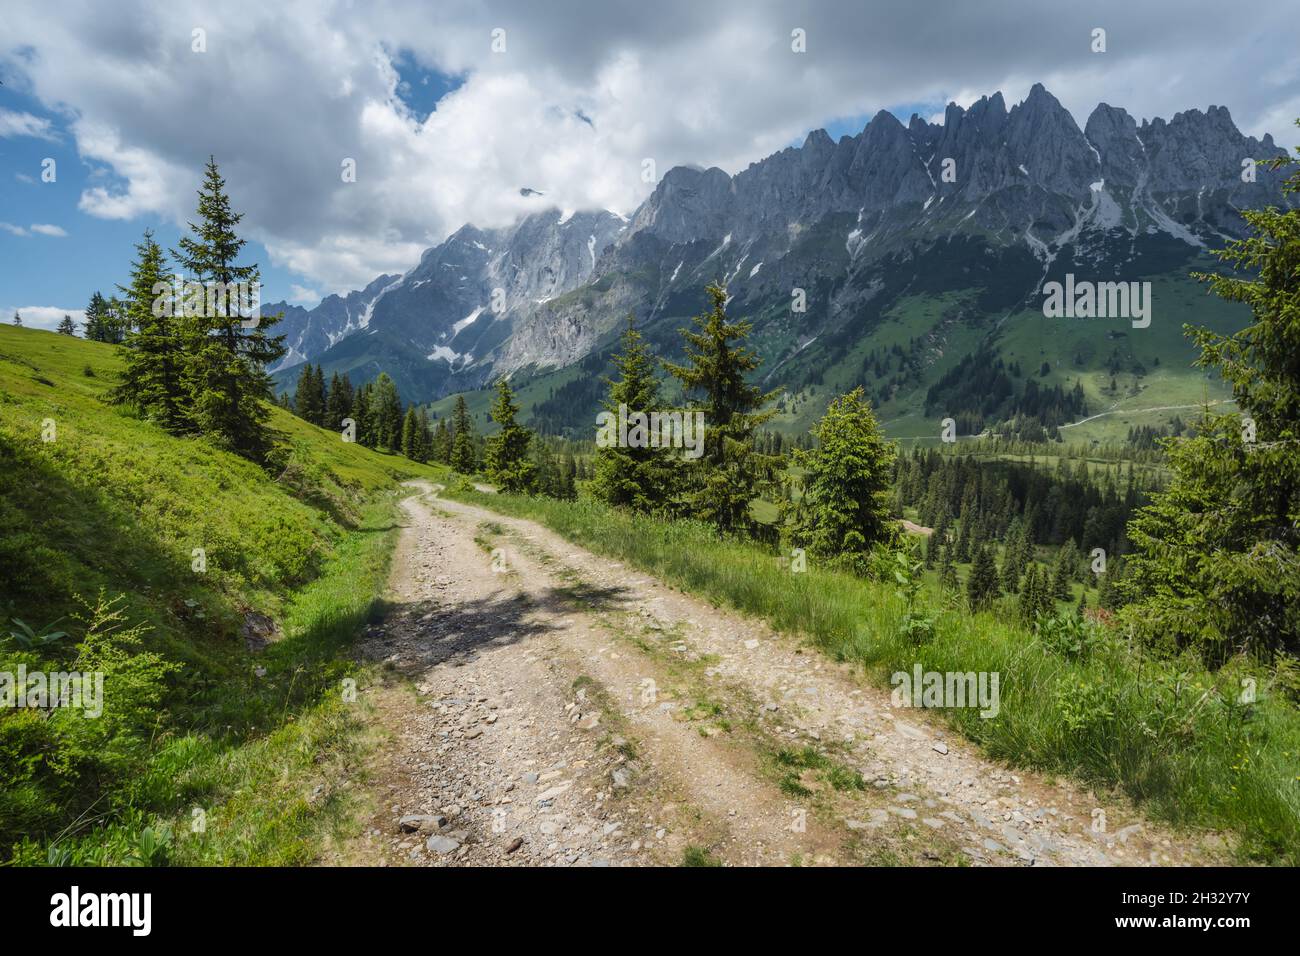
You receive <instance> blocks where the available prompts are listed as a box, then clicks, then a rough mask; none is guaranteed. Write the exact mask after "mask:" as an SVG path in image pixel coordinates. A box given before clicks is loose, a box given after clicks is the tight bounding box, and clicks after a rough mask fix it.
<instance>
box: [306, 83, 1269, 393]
mask: <svg viewBox="0 0 1300 956" xmlns="http://www.w3.org/2000/svg"><path fill="white" fill-rule="evenodd" d="M1278 152H1279V151H1278V150H1277V149H1276V147H1274V146H1272V140H1271V138H1269V137H1265V138H1264V139H1263V140H1262V141H1261V140H1255V139H1253V138H1249V137H1245V136H1243V135H1242V134H1241V133H1240V131H1239V130H1238V129H1237V128H1236V126H1235V124H1234V123H1233V121H1232V118H1231V115H1230V113H1229V112H1228V110H1227V109H1226V108H1225V107H1222V106H1217V105H1216V106H1211V107H1209V108H1208V109H1207V110H1205V111H1201V110H1199V109H1191V110H1186V111H1182V112H1179V113H1176V114H1175V115H1174V116H1173V117H1172V118H1171V119H1170V120H1168V121H1166V120H1163V119H1158V118H1157V119H1151V120H1143V121H1142V122H1141V123H1138V122H1137V121H1136V120H1135V119H1134V118H1133V116H1131V115H1130V114H1129V113H1128V112H1127V111H1126V110H1124V109H1123V108H1122V107H1117V106H1112V105H1110V104H1107V103H1101V104H1098V106H1097V107H1096V108H1095V109H1094V110H1093V111H1092V112H1091V113H1090V115H1089V116H1088V118H1087V121H1086V123H1085V125H1084V128H1083V129H1081V128H1080V127H1079V124H1078V123H1077V122H1076V120H1075V118H1074V117H1073V116H1072V115H1071V114H1070V112H1069V111H1068V110H1066V109H1065V107H1064V106H1063V105H1062V104H1061V103H1060V101H1059V100H1058V99H1057V98H1056V97H1055V96H1054V95H1052V94H1051V93H1050V92H1049V91H1048V90H1047V88H1046V87H1045V86H1043V84H1041V83H1036V84H1034V85H1033V87H1031V89H1030V90H1029V92H1028V94H1027V95H1026V96H1025V98H1024V99H1023V100H1022V101H1020V102H1018V103H1015V104H1014V105H1011V106H1008V104H1007V101H1006V98H1005V97H1004V95H1003V94H1002V93H1000V92H994V93H991V94H989V95H987V96H983V97H980V98H979V99H978V100H976V101H974V102H972V103H971V104H970V105H969V106H967V107H961V106H959V105H957V104H956V103H950V104H948V106H947V108H946V110H945V112H944V118H943V122H942V123H931V122H928V121H927V120H925V119H923V118H922V117H920V116H918V115H913V116H911V117H910V118H909V120H908V122H907V123H906V124H904V123H903V122H901V121H900V120H899V119H898V117H896V116H895V115H894V114H892V113H890V112H888V111H886V110H881V111H879V112H877V113H876V114H875V115H874V116H873V117H872V118H871V120H870V121H869V122H868V123H867V124H866V125H865V126H864V128H863V129H862V131H861V132H859V133H857V134H856V135H853V136H848V135H846V136H843V137H841V138H840V139H839V140H838V141H835V140H832V139H831V137H830V135H829V134H828V133H827V132H826V131H825V130H822V129H818V130H813V131H812V132H810V133H808V134H807V136H806V137H805V138H804V140H803V142H802V144H801V145H797V146H796V145H792V146H789V147H787V148H785V149H782V150H780V151H778V152H776V153H773V154H772V155H770V156H768V157H766V158H764V159H761V160H759V161H757V162H754V163H752V164H750V165H749V166H748V167H746V168H745V169H744V170H742V171H740V172H738V173H736V174H735V175H734V176H733V175H729V174H728V173H727V172H726V171H724V170H722V169H719V168H717V167H707V168H706V167H702V166H696V165H679V166H674V167H672V168H671V169H669V170H667V171H666V172H664V173H663V174H662V176H661V177H660V179H659V182H658V183H657V185H656V186H655V188H654V190H653V191H652V192H651V194H650V196H649V197H647V198H646V200H645V201H644V202H643V203H642V204H641V205H640V207H638V209H637V210H635V212H634V213H633V214H632V215H631V217H630V219H624V218H623V217H621V216H618V215H617V214H614V213H612V212H609V211H608V210H594V211H593V210H587V211H569V210H563V209H559V208H556V207H554V206H546V207H541V208H538V209H536V210H534V211H532V212H530V213H529V214H528V215H526V216H524V217H522V218H520V219H519V220H518V221H516V222H515V223H514V224H512V225H510V226H507V227H502V228H496V229H480V228H477V227H475V226H473V225H466V226H464V227H462V228H461V229H458V230H457V231H456V232H454V233H453V234H452V235H451V236H449V237H448V239H447V240H446V241H445V242H443V243H441V244H440V245H438V246H436V247H434V248H433V249H430V250H428V251H427V252H426V253H425V254H424V255H423V256H422V257H421V261H420V263H419V264H418V265H417V266H416V268H414V269H413V270H412V271H411V272H409V273H408V274H407V275H405V276H403V277H401V279H400V280H398V281H378V280H377V285H375V288H374V289H373V290H367V291H368V294H370V295H371V296H372V298H371V301H370V304H369V306H368V309H369V311H368V313H367V322H366V323H365V324H364V325H363V327H364V328H365V330H366V332H367V335H366V336H361V338H365V339H367V340H368V342H370V343H377V342H379V341H386V342H388V343H390V344H389V347H390V348H391V349H392V350H393V354H394V356H395V358H394V362H396V363H399V364H400V363H408V365H409V367H406V368H404V369H401V370H400V371H402V374H403V375H404V376H405V378H404V379H403V381H404V382H406V385H405V386H404V389H403V393H404V394H408V389H409V390H410V391H409V394H410V395H411V397H415V398H421V399H423V398H429V397H434V396H437V395H440V394H443V393H445V392H446V391H450V390H457V389H464V388H473V387H476V386H477V385H479V384H481V383H482V382H484V381H486V380H487V379H488V378H489V377H490V376H492V375H497V374H501V373H503V372H511V371H514V370H517V369H520V368H523V367H527V366H547V365H564V364H567V363H570V362H573V361H576V360H578V359H580V358H582V357H583V356H584V355H585V354H587V352H589V351H590V350H591V349H592V348H593V347H595V346H596V344H597V343H598V342H600V341H602V337H603V336H606V335H609V334H613V332H614V329H615V326H616V325H617V323H618V322H619V321H621V319H622V318H623V317H624V316H626V314H627V313H628V312H629V311H634V312H636V314H637V315H638V316H640V317H643V318H645V319H646V320H648V321H654V320H655V319H656V317H658V316H660V315H663V314H681V313H680V312H678V313H674V312H673V311H672V310H673V309H676V308H679V306H677V305H675V304H674V303H675V302H676V299H677V297H678V296H688V295H690V294H691V292H692V290H694V295H695V296H696V297H698V291H699V289H700V288H701V287H702V286H703V285H704V284H705V283H706V282H708V281H713V280H715V279H716V280H719V281H722V282H724V283H726V284H727V285H728V288H729V290H730V291H732V292H733V294H735V295H739V296H741V297H742V301H743V302H746V303H754V302H757V303H760V306H759V307H761V308H765V307H767V306H765V305H761V303H763V302H766V300H765V299H763V298H762V297H763V296H765V295H771V296H774V297H776V298H777V299H778V300H779V299H780V298H781V297H785V298H786V299H787V300H788V296H789V290H790V288H792V287H794V286H805V287H810V286H811V285H812V284H814V283H815V282H819V283H824V284H825V287H826V288H827V289H834V290H835V291H834V293H833V295H832V296H831V299H830V300H829V302H827V303H826V304H824V306H823V310H822V312H821V313H820V318H819V320H818V321H823V320H824V321H838V319H837V318H836V317H839V316H845V315H851V314H853V312H854V310H856V309H861V308H862V307H863V304H864V303H865V302H868V301H870V299H871V297H872V296H873V295H874V294H875V292H874V291H872V290H873V288H874V287H873V286H872V283H877V284H878V283H880V282H883V281H886V280H885V279H883V278H881V274H880V272H879V270H880V269H881V268H884V265H883V264H884V263H886V262H889V261H897V260H899V259H900V257H901V260H902V261H904V262H908V261H919V259H920V258H922V257H923V256H924V255H925V252H926V250H928V249H933V248H936V247H941V246H942V245H943V244H946V243H952V242H954V241H958V240H960V241H970V242H974V243H976V244H979V245H981V246H982V247H983V248H985V249H986V250H988V252H989V254H990V255H995V254H996V255H999V256H1001V255H1007V256H1010V257H1012V259H1013V260H1014V261H1017V262H1020V263H1022V265H1021V266H1018V267H1017V268H1022V267H1023V262H1024V261H1025V260H1027V261H1028V262H1030V263H1033V262H1034V260H1035V259H1036V260H1038V265H1037V266H1036V267H1035V268H1031V269H1030V271H1029V273H1027V274H1026V275H1027V277H1026V279H1025V281H1026V282H1027V283H1028V287H1027V288H1028V289H1032V287H1033V283H1034V282H1035V281H1041V276H1042V275H1043V274H1045V270H1047V269H1049V268H1051V267H1053V263H1056V262H1057V261H1058V260H1059V259H1060V258H1061V257H1062V256H1065V255H1083V254H1086V255H1088V256H1092V257H1093V258H1094V260H1096V259H1097V257H1100V258H1101V259H1105V258H1106V257H1107V256H1108V255H1110V254H1111V253H1110V252H1108V251H1107V250H1108V249H1109V248H1111V247H1112V246H1116V244H1119V243H1128V244H1130V245H1131V244H1134V243H1137V242H1138V241H1139V240H1143V241H1145V237H1147V236H1149V235H1153V234H1154V235H1158V236H1161V237H1163V239H1160V240H1159V241H1167V242H1173V243H1175V244H1179V243H1181V244H1184V245H1185V246H1186V247H1188V248H1189V249H1191V250H1195V248H1196V247H1197V246H1199V245H1200V244H1202V243H1203V242H1205V241H1206V240H1207V239H1209V238H1211V237H1219V236H1233V235H1239V234H1241V233H1242V231H1243V225H1242V221H1241V219H1240V215H1239V213H1238V212H1237V210H1239V209H1242V208H1250V207H1251V206H1260V205H1267V204H1269V203H1276V202H1285V201H1286V200H1285V199H1284V198H1283V197H1282V196H1281V194H1280V190H1279V188H1278V187H1279V184H1280V181H1281V174H1278V173H1273V172H1271V171H1267V170H1262V169H1261V170H1260V171H1259V173H1258V182H1255V183H1247V182H1245V181H1243V180H1242V179H1241V175H1240V174H1241V169H1242V161H1243V159H1246V158H1250V159H1264V158H1268V157H1269V156H1273V155H1277V154H1278ZM539 206H540V203H539ZM1108 244H1109V245H1108ZM1071 249H1073V250H1075V251H1073V252H1071V251H1069V250H1071ZM1079 250H1086V253H1085V252H1080V251H1079ZM1117 254H1118V253H1117ZM1125 254H1128V253H1125ZM1188 254H1192V253H1190V252H1189V253H1188ZM1017 256H1018V257H1020V258H1019V259H1016V257H1017ZM873 276H874V277H875V278H874V279H873V278H872V277H873ZM385 279H387V277H385ZM827 294H828V295H829V294H830V293H827ZM692 301H693V300H692ZM779 304H780V303H779V302H778V305H779ZM777 311H778V312H781V311H782V310H781V309H777ZM786 311H788V310H786ZM353 338H356V336H354V337H353ZM329 356H336V357H337V359H338V361H339V362H340V363H347V362H360V361H362V360H363V359H364V360H365V361H367V362H369V363H371V364H372V365H373V363H374V361H375V360H374V358H373V357H372V355H371V345H369V344H364V347H363V345H358V344H356V343H354V342H352V341H351V340H350V339H345V340H343V341H341V342H335V343H334V344H333V345H332V347H331V348H330V350H329ZM327 357H328V356H327ZM367 367H369V366H367Z"/></svg>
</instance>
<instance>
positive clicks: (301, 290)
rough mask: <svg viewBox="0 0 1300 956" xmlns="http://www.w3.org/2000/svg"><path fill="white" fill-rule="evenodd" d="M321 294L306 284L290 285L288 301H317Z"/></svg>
mask: <svg viewBox="0 0 1300 956" xmlns="http://www.w3.org/2000/svg"><path fill="white" fill-rule="evenodd" d="M320 299H321V294H320V293H319V292H317V291H316V290H315V289H308V288H307V287H306V286H301V285H297V284H294V285H290V286H289V301H290V302H313V303H314V302H319V301H320Z"/></svg>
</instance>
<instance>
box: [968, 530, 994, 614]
mask: <svg viewBox="0 0 1300 956" xmlns="http://www.w3.org/2000/svg"><path fill="white" fill-rule="evenodd" d="M1001 593H1002V588H1001V586H1000V585H999V584H998V569H997V565H996V564H995V563H994V561H993V555H992V554H991V553H990V551H989V549H988V547H987V546H985V545H980V547H979V548H978V549H977V550H976V551H975V558H974V561H973V563H972V564H971V569H970V577H968V578H967V579H966V599H967V601H968V602H969V603H970V608H971V610H972V611H982V610H985V609H987V608H988V607H990V606H991V605H992V604H993V602H994V601H995V600H997V598H998V597H999V596H1000V595H1001Z"/></svg>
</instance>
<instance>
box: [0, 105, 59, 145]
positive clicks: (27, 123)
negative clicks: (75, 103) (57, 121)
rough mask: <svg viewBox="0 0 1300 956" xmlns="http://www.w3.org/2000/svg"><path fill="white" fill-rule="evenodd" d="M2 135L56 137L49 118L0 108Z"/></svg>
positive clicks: (49, 138)
mask: <svg viewBox="0 0 1300 956" xmlns="http://www.w3.org/2000/svg"><path fill="white" fill-rule="evenodd" d="M3 136H34V137H36V138H37V139H48V140H53V139H56V138H57V137H56V136H55V135H54V130H53V129H52V128H51V125H50V121H49V120H47V119H45V118H43V117H40V116H34V115H32V114H31V113H20V112H17V111H15V110H6V109H0V137H3Z"/></svg>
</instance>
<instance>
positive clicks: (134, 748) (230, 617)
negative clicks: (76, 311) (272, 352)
mask: <svg viewBox="0 0 1300 956" xmlns="http://www.w3.org/2000/svg"><path fill="white" fill-rule="evenodd" d="M118 368H119V359H118V356H117V354H116V350H115V349H114V348H113V347H111V346H106V345H101V344H98V343H92V342H84V341H81V340H79V339H72V338H68V337H65V336H59V335H55V334H52V333H49V332H43V331H39V330H29V329H16V328H12V327H9V326H5V327H0V491H2V494H0V582H2V584H0V618H3V623H4V625H6V627H4V628H0V633H7V630H8V628H7V625H8V624H9V619H10V618H12V617H17V618H20V619H22V620H24V621H26V622H28V623H29V624H32V625H33V626H36V627H41V626H44V625H47V624H49V623H50V622H54V621H56V620H57V621H58V625H57V627H58V629H61V630H67V631H68V632H70V637H69V638H65V639H64V640H63V641H61V642H59V643H57V644H55V645H52V649H51V650H49V651H47V652H45V654H44V655H43V656H42V657H40V658H39V659H33V658H32V655H30V654H28V655H27V658H26V659H25V661H26V662H27V663H28V667H29V669H31V668H33V667H34V666H42V667H45V668H46V669H50V670H53V669H55V667H56V665H58V666H61V667H64V668H69V665H70V664H71V663H72V661H73V660H74V659H75V656H76V653H77V649H76V647H75V645H74V642H75V641H77V640H78V639H79V638H80V637H81V635H82V633H83V631H84V628H83V627H82V626H81V625H80V624H79V623H78V622H77V621H76V620H75V618H73V616H72V615H73V614H74V612H75V611H76V610H77V607H78V604H77V601H78V598H81V599H88V600H93V599H94V597H95V595H96V593H97V592H98V591H99V590H100V589H104V591H105V592H106V593H107V594H108V595H109V596H112V595H117V594H121V595H123V596H124V604H123V608H124V611H125V614H126V619H127V622H128V623H129V624H132V625H135V624H139V625H143V626H144V627H145V628H146V629H147V630H146V633H145V634H144V637H143V641H144V648H146V649H148V650H149V651H152V652H155V653H157V654H159V655H161V656H162V657H163V658H164V659H165V660H166V661H167V662H169V663H171V664H172V665H175V671H174V672H173V673H172V674H171V675H170V676H169V677H168V678H167V680H166V694H165V697H164V699H163V701H162V710H161V712H156V713H154V714H153V715H152V719H151V720H148V721H145V722H143V723H142V721H141V719H140V718H139V717H138V716H137V718H136V719H135V720H134V723H133V722H132V720H131V719H130V718H129V717H128V715H127V714H126V710H127V709H128V705H129V704H130V699H129V698H130V694H129V693H128V692H127V691H126V690H121V691H119V694H118V695H117V696H115V695H114V693H113V690H114V688H113V683H112V679H111V678H110V679H109V680H107V681H106V687H105V716H104V718H103V720H104V721H105V722H107V723H108V725H109V726H118V725H119V724H120V726H121V727H122V728H123V734H122V737H123V739H124V740H127V741H128V743H127V744H124V746H123V747H122V748H121V749H122V753H121V754H119V755H115V760H114V761H113V762H112V763H111V764H108V763H105V761H104V760H102V759H99V758H98V757H97V756H96V755H95V754H94V753H93V752H92V753H86V752H83V751H84V747H83V746H82V745H80V744H79V743H78V736H77V734H78V731H77V725H75V722H74V723H72V724H67V723H66V722H64V723H61V722H60V721H63V720H64V717H63V715H58V717H59V719H58V720H51V721H49V722H47V723H46V724H44V725H41V726H40V727H37V726H36V725H34V724H33V723H32V720H33V719H34V718H33V715H31V714H28V713H18V712H15V713H12V714H9V715H6V716H4V717H0V755H3V756H4V757H6V758H7V760H8V767H9V768H10V772H9V773H8V774H7V775H6V778H5V779H4V780H3V781H0V858H2V857H3V856H4V855H7V854H8V853H9V848H10V847H12V846H13V845H14V844H15V843H16V842H18V841H19V840H20V839H22V838H24V837H27V838H29V843H28V844H27V845H26V846H25V848H24V849H23V850H22V851H21V853H20V859H23V860H27V861H31V860H33V859H40V858H44V857H45V854H46V850H45V849H44V848H43V847H42V846H41V845H42V844H48V843H50V842H51V841H54V840H55V839H56V838H59V839H58V843H59V847H60V849H59V850H57V851H56V852H55V855H54V857H53V858H55V859H71V860H75V861H85V862H91V863H97V862H124V861H129V860H131V859H145V860H148V859H154V860H157V859H161V858H170V859H173V860H179V861H189V862H197V861H203V862H238V863H260V862H300V861H302V860H304V859H306V858H309V857H310V856H311V854H312V852H313V850H312V846H313V843H312V841H313V840H314V839H316V838H318V837H319V836H321V835H322V833H323V831H324V829H325V828H326V827H327V825H329V824H331V823H336V822H337V821H338V820H339V819H341V816H342V810H343V804H344V803H345V800H343V798H342V797H341V796H340V795H337V794H331V793H330V792H327V791H328V787H327V788H325V790H323V791H320V792H316V791H315V788H314V787H308V786H307V784H308V783H309V782H310V781H312V780H316V779H317V778H319V777H320V774H321V771H322V768H328V767H329V766H330V765H331V764H333V763H334V762H335V761H337V760H341V759H345V758H346V755H347V752H348V750H349V748H351V747H353V746H354V745H355V740H356V730H357V727H358V722H357V720H356V708H354V707H349V706H344V705H343V703H342V701H341V695H340V694H338V693H337V688H338V687H339V686H340V685H339V681H340V680H341V679H342V677H343V676H344V674H345V673H350V672H351V670H350V669H351V667H352V665H351V664H350V663H349V661H348V659H347V655H346V653H345V652H344V649H345V648H346V645H347V644H348V642H349V641H350V639H351V637H352V636H353V635H354V634H355V632H356V629H357V628H358V627H359V626H360V625H361V624H362V623H363V622H364V621H365V620H366V618H367V617H368V616H369V615H370V614H371V613H372V611H373V607H374V604H375V602H376V599H377V596H378V595H379V593H380V592H381V591H382V588H383V586H384V583H385V580H386V577H387V564H388V557H389V554H390V551H391V544H392V540H393V536H394V535H395V533H396V532H395V525H394V520H393V519H394V505H395V502H396V500H397V498H396V492H395V489H396V486H397V483H398V481H399V480H400V479H403V478H407V477H418V476H435V475H437V474H438V471H437V470H436V469H433V468H427V467H425V466H420V465H416V464H414V463H412V462H409V461H406V460H405V459H401V458H399V457H396V456H388V455H382V454H378V453H375V452H372V451H370V450H367V449H365V448H362V447H360V446H358V445H355V444H347V443H344V442H342V441H341V440H340V439H339V437H338V435H337V434H335V433H333V432H327V431H324V430H322V429H319V428H316V427H314V426H311V425H308V424H306V423H305V422H302V421H301V420H299V419H297V418H295V417H293V416H292V415H289V414H287V413H285V412H283V411H281V410H279V409H276V410H274V412H273V415H272V420H271V424H272V426H273V427H274V428H275V429H276V430H277V431H278V432H279V433H280V436H281V446H282V450H281V454H282V461H280V462H279V463H278V467H277V468H275V469H273V471H274V473H273V474H268V473H267V472H266V471H263V470H262V469H260V468H258V467H256V466H254V465H252V464H250V463H248V462H246V461H243V460H242V459H239V458H237V457H235V456H232V455H229V454H227V453H224V452H221V451H218V450H216V449H214V448H212V447H211V446H209V445H207V444H206V443H204V442H203V441H200V440H195V439H180V438H175V437H172V436H169V435H167V434H165V433H164V432H163V431H161V430H160V429H159V428H157V427H155V426H154V425H152V424H150V423H148V422H144V421H140V420H137V419H135V418H133V417H130V416H129V415H128V414H127V413H126V412H125V411H123V410H121V409H118V408H115V407H113V406H111V405H109V404H106V402H105V401H104V397H105V394H106V392H107V390H108V389H109V388H110V387H111V385H112V383H113V382H114V380H115V378H116V373H117V371H118ZM48 420H52V422H53V426H54V428H55V433H54V440H53V441H49V442H46V441H42V428H43V423H48ZM195 548H202V549H204V550H205V551H206V560H207V569H206V572H203V573H198V572H196V571H194V570H192V562H193V549H195ZM249 609H255V610H257V611H260V612H262V613H265V614H269V615H270V616H271V617H273V618H274V619H276V620H277V622H278V623H279V624H280V625H281V627H282V629H283V639H282V640H281V641H279V642H278V643H276V644H274V645H273V646H272V647H270V648H268V649H267V650H266V651H264V652H262V653H260V654H257V655H252V654H250V653H249V652H248V650H247V649H246V647H245V645H244V641H243V640H242V639H241V637H240V636H239V629H240V625H241V623H242V621H243V617H244V613H245V612H246V611H247V610H249ZM23 661H24V657H23V655H22V654H21V653H20V651H19V649H18V648H17V647H16V646H15V645H14V643H13V642H12V640H8V639H0V670H12V669H13V665H14V664H15V662H23ZM69 669H70V668H69ZM257 669H261V670H262V671H263V673H261V674H260V675H259V673H258V672H257ZM119 686H120V687H123V688H124V687H125V686H126V685H125V684H121V685H119ZM115 708H117V710H116V711H115ZM65 713H66V712H65ZM76 719H83V718H76ZM115 721H116V722H117V723H114V722H115ZM90 723H92V722H89V721H88V722H87V724H90ZM38 744H39V747H38V746H36V745H38ZM40 748H44V752H34V750H35V751H39V750H40ZM20 758H21V759H20ZM313 794H314V796H313ZM195 807H197V808H200V809H202V810H204V811H205V813H206V816H207V824H206V829H205V832H204V833H202V834H191V833H190V832H189V831H190V827H189V826H188V822H189V819H190V816H191V813H192V811H193V809H194V808H195ZM168 821H175V822H177V823H182V822H183V823H184V824H185V825H183V826H177V827H175V828H174V829H175V837H174V838H173V839H172V840H171V841H170V843H168V841H167V840H166V838H165V837H163V838H162V839H161V843H162V847H161V849H159V848H158V846H156V844H158V843H159V841H158V840H155V839H153V838H152V837H150V836H149V835H148V834H145V835H144V836H142V833H143V832H144V830H145V828H146V827H150V828H151V829H152V830H154V831H158V830H159V829H160V828H161V827H163V826H165V825H166V823H167V822H168ZM61 854H62V855H61Z"/></svg>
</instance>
